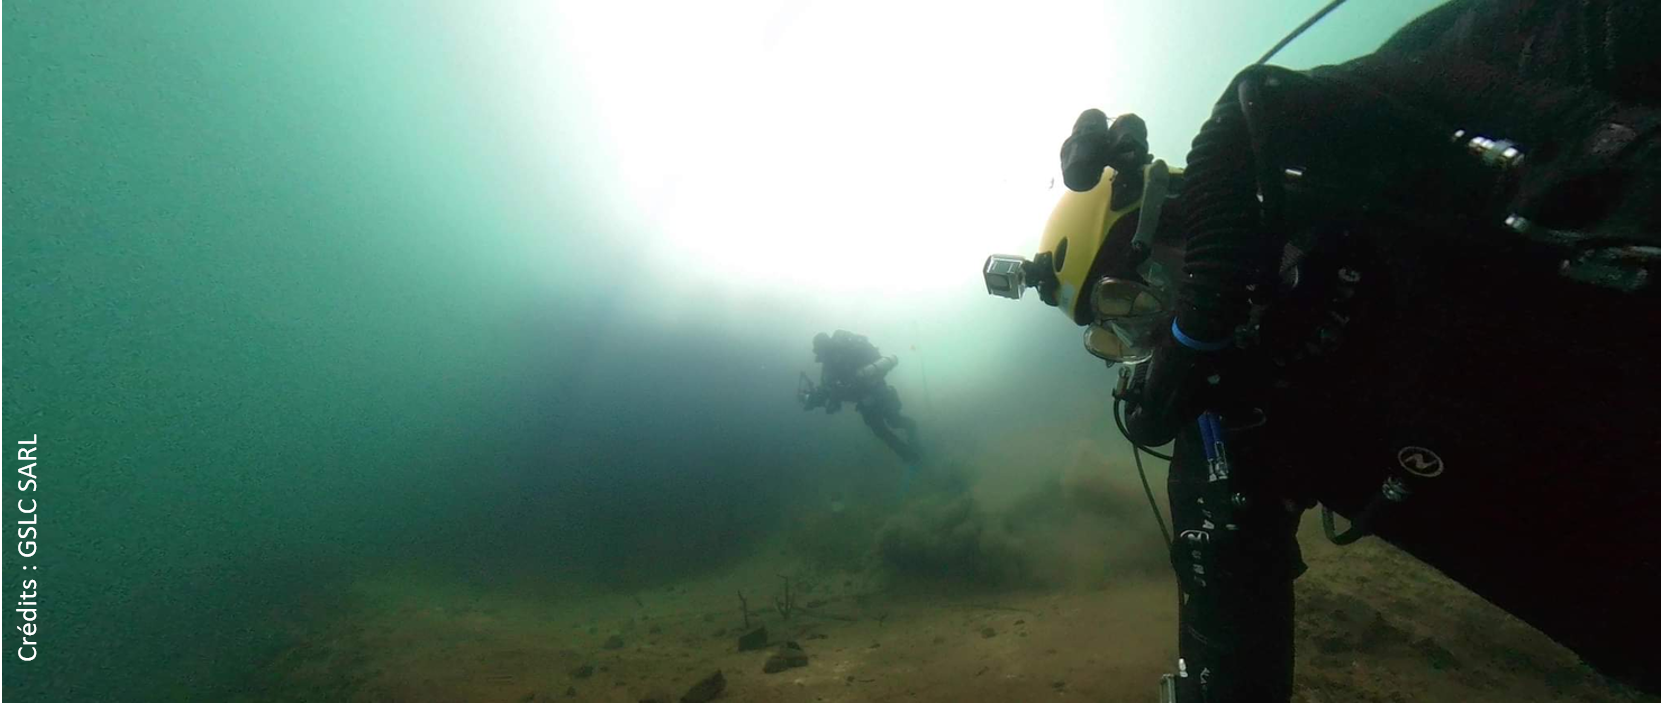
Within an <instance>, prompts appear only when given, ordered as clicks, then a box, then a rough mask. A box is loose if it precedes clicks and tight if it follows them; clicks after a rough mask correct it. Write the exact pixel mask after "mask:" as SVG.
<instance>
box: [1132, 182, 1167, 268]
mask: <svg viewBox="0 0 1661 703" xmlns="http://www.w3.org/2000/svg"><path fill="white" fill-rule="evenodd" d="M1145 180H1146V181H1147V184H1146V185H1145V186H1143V188H1142V212H1141V214H1140V215H1139V216H1138V217H1137V219H1136V236H1135V237H1134V238H1132V239H1131V241H1130V248H1131V251H1134V252H1136V253H1137V254H1138V255H1141V254H1144V253H1146V252H1147V251H1148V249H1149V247H1151V246H1153V235H1154V233H1155V231H1156V230H1158V229H1159V214H1160V212H1161V211H1162V210H1164V208H1165V192H1166V189H1167V187H1168V186H1169V185H1170V182H1171V170H1170V168H1168V167H1167V166H1166V165H1165V161H1164V160H1156V161H1154V162H1153V163H1152V164H1150V165H1148V177H1147V178H1146V179H1145Z"/></svg>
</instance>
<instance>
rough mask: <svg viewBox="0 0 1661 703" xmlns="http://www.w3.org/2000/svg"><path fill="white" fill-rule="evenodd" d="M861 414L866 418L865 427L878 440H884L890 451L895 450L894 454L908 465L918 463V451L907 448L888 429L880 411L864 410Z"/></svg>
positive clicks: (897, 436)
mask: <svg viewBox="0 0 1661 703" xmlns="http://www.w3.org/2000/svg"><path fill="white" fill-rule="evenodd" d="M860 414H861V415H862V416H863V417H864V418H865V426H866V427H870V428H871V432H872V433H874V434H876V435H877V439H880V440H882V442H883V444H886V445H888V448H889V449H892V450H894V453H895V454H898V455H899V457H900V459H902V460H904V461H905V462H906V463H908V464H910V463H915V462H916V461H917V452H916V450H914V449H912V448H911V447H909V446H907V445H906V443H905V442H904V441H902V440H901V439H900V437H899V435H896V434H894V431H893V430H890V429H888V424H887V423H886V422H885V420H884V418H883V416H882V414H881V412H880V411H878V410H874V409H863V410H862V412H861V413H860Z"/></svg>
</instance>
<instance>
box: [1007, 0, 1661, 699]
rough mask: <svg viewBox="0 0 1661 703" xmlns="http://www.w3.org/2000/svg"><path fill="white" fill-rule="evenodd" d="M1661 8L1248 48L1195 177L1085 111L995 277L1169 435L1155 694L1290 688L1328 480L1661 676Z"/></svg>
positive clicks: (1340, 493) (1473, 572)
mask: <svg viewBox="0 0 1661 703" xmlns="http://www.w3.org/2000/svg"><path fill="white" fill-rule="evenodd" d="M1656 36H1661V11H1658V10H1657V7H1656V5H1655V4H1654V3H1641V2H1630V3H1609V2H1591V3H1541V2H1527V1H1524V0H1515V1H1498V0H1496V1H1491V2H1454V3H1449V4H1448V5H1444V6H1442V7H1440V8H1438V9H1436V10H1433V11H1431V12H1429V13H1427V14H1426V15H1424V16H1423V17H1421V18H1419V19H1418V20H1416V21H1414V22H1413V23H1411V24H1409V25H1408V26H1407V27H1405V28H1404V29H1402V30H1401V31H1400V32H1398V33H1397V34H1396V35H1395V36H1394V37H1392V38H1391V39H1390V40H1389V41H1388V42H1386V43H1385V44H1384V45H1383V46H1382V47H1381V48H1380V49H1379V50H1378V51H1377V52H1375V53H1373V54H1371V55H1368V56H1364V57H1361V58H1358V59H1355V60H1353V61H1350V62H1347V63H1344V64H1342V65H1338V66H1328V67H1322V68H1317V69H1314V70H1311V71H1303V72H1298V71H1290V70H1285V69H1281V68H1275V67H1271V66H1267V65H1261V62H1260V65H1254V66H1252V67H1250V68H1248V69H1246V70H1245V71H1243V72H1242V73H1240V74H1239V75H1238V76H1237V77H1236V78H1235V80H1234V81H1233V83H1232V84H1231V85H1230V86H1229V87H1228V89H1227V90H1226V91H1225V92H1224V94H1223V97H1222V99H1221V100H1220V101H1219V102H1218V103H1217V105H1216V108H1215V110H1214V112H1213V114H1212V116H1211V118H1210V119H1209V120H1208V121H1207V122H1206V123H1205V125H1204V126H1203V127H1202V128H1201V130H1200V133H1199V135H1198V136H1197V137H1196V138H1195V139H1194V142H1193V146H1192V150H1191V151H1190V153H1189V156H1188V166H1187V169H1186V172H1180V171H1178V170H1176V169H1172V168H1169V167H1167V166H1166V165H1165V164H1164V163H1163V162H1162V161H1157V160H1154V159H1152V158H1151V156H1150V155H1149V154H1148V153H1147V147H1146V128H1145V127H1144V126H1143V125H1142V124H1141V121H1140V120H1137V119H1132V117H1131V116H1125V117H1121V118H1119V119H1117V120H1114V121H1112V122H1111V123H1110V122H1109V121H1108V120H1107V118H1106V116H1105V115H1104V114H1102V113H1100V112H1097V111H1094V110H1092V111H1088V112H1086V113H1084V114H1083V115H1082V116H1080V118H1079V120H1078V122H1077V124H1076V125H1075V127H1074V131H1073V134H1072V136H1071V137H1070V138H1068V139H1067V141H1066V143H1065V144H1064V146H1063V148H1062V152H1061V166H1062V172H1063V176H1064V181H1065V183H1066V185H1067V187H1068V188H1069V190H1070V191H1071V192H1067V193H1064V194H1063V195H1062V197H1061V200H1060V203H1059V204H1058V205H1057V206H1056V209H1055V211H1054V213H1053V214H1052V216H1051V218H1050V221H1049V223H1048V225H1047V226H1046V229H1045V231H1044V235H1043V239H1042V244H1041V246H1040V251H1039V253H1038V254H1037V255H1036V256H1034V257H1033V259H1032V260H1030V261H1028V260H1024V259H1021V258H1017V257H1006V256H993V257H991V258H989V259H988V260H987V263H986V267H985V270H984V276H985V280H986V284H987V289H988V292H990V293H993V294H997V295H1001V296H1004V297H1010V298H1018V297H1019V296H1020V295H1021V293H1022V291H1023V290H1024V289H1025V288H1027V287H1033V288H1036V289H1037V291H1038V294H1039V297H1040V298H1041V299H1043V301H1044V302H1045V303H1047V304H1049V305H1052V306H1054V307H1057V308H1058V309H1060V310H1061V312H1063V313H1064V314H1066V315H1067V316H1068V318H1069V319H1071V320H1072V321H1073V322H1074V323H1075V324H1078V325H1080V326H1083V327H1085V334H1084V345H1085V347H1086V349H1087V350H1089V351H1090V352H1091V353H1092V354H1094V355H1096V356H1098V357H1100V358H1102V359H1105V360H1107V361H1108V362H1109V364H1110V365H1111V364H1113V363H1120V364H1123V366H1122V367H1121V369H1120V384H1119V389H1118V390H1117V391H1116V392H1115V394H1114V395H1115V397H1116V398H1117V400H1118V403H1116V406H1117V407H1116V413H1115V415H1116V418H1118V417H1119V416H1120V413H1119V412H1118V411H1117V409H1118V408H1119V407H1122V408H1123V410H1124V412H1123V415H1122V418H1120V421H1121V426H1120V430H1121V431H1122V432H1123V433H1124V434H1125V435H1126V436H1127V437H1128V438H1130V439H1131V441H1132V443H1133V444H1135V445H1136V446H1138V447H1140V448H1143V449H1145V448H1147V447H1158V446H1161V445H1164V444H1167V443H1170V442H1173V441H1174V445H1173V447H1172V449H1171V455H1172V456H1171V457H1170V459H1171V465H1170V474H1169V479H1168V485H1169V493H1170V507H1171V512H1172V521H1173V525H1172V528H1173V529H1172V532H1173V533H1174V537H1173V538H1172V539H1171V557H1172V565H1173V567H1174V568H1175V569H1176V572H1177V577H1178V583H1179V588H1180V598H1179V603H1180V605H1179V633H1178V650H1179V654H1180V657H1181V659H1180V661H1179V662H1178V667H1177V673H1176V675H1175V676H1174V677H1168V678H1167V681H1166V690H1165V695H1166V699H1167V700H1176V701H1178V702H1179V703H1191V702H1195V701H1206V702H1212V703H1233V702H1236V701H1285V700H1288V699H1289V697H1290V695H1291V687H1292V661H1293V651H1292V649H1293V628H1292V622H1293V617H1292V616H1293V612H1292V609H1293V597H1292V581H1293V579H1295V578H1296V577H1297V576H1298V575H1299V574H1301V573H1302V572H1303V570H1304V568H1305V567H1304V564H1303V562H1302V560H1301V559H1300V557H1299V553H1298V545H1297V541H1296V529H1297V525H1298V521H1299V517H1300V515H1301V513H1302V512H1303V511H1304V510H1306V509H1308V508H1311V507H1313V506H1315V505H1316V504H1317V503H1319V504H1320V505H1321V506H1322V511H1323V517H1324V518H1325V520H1324V522H1325V527H1326V531H1327V535H1328V537H1329V538H1330V539H1332V540H1333V541H1334V542H1337V543H1339V544H1348V543H1350V542H1353V541H1355V540H1357V539H1360V538H1361V537H1363V536H1366V535H1376V536H1378V537H1380V538H1382V539H1384V540H1386V541H1388V542H1390V543H1391V544H1393V545H1395V546H1397V547H1399V548H1401V549H1402V550H1404V551H1406V552H1408V553H1410V554H1412V555H1414V556H1415V557H1417V558H1419V559H1420V560H1422V561H1425V562H1427V563H1429V564H1430V565H1432V566H1434V567H1436V568H1437V569H1439V570H1441V571H1442V572H1443V573H1445V574H1447V575H1448V576H1450V577H1452V578H1454V579H1455V580H1457V581H1459V582H1461V583H1462V584H1464V585H1465V586H1467V587H1469V588H1470V589H1472V590H1473V591H1475V592H1477V593H1478V594H1480V595H1482V596H1483V597H1485V598H1487V599H1488V600H1489V601H1491V602H1493V603H1495V604H1497V605H1499V606H1500V607H1502V608H1504V609H1506V610H1507V611H1509V612H1511V613H1513V614H1514V615H1516V616H1517V617H1519V618H1521V619H1523V620H1524V621H1526V622H1528V623H1530V624H1531V625H1533V626H1534V627H1537V628H1538V629H1540V630H1541V631H1543V632H1545V633H1546V634H1547V635H1549V636H1551V637H1552V638H1553V639H1556V640H1557V641H1558V642H1560V643H1562V644H1564V645H1565V646H1567V647H1569V648H1570V649H1572V650H1573V651H1575V652H1576V653H1577V654H1578V655H1580V656H1581V657H1582V658H1583V659H1584V660H1585V661H1586V662H1587V663H1588V664H1590V665H1591V666H1593V667H1595V668H1597V669H1599V670H1600V671H1602V672H1603V673H1605V674H1607V675H1610V676H1614V677H1617V678H1620V679H1623V680H1625V681H1626V682H1627V683H1630V684H1632V685H1635V686H1637V687H1639V688H1641V689H1643V690H1645V691H1647V692H1651V693H1661V647H1657V646H1656V644H1655V635H1656V629H1655V626H1656V624H1657V623H1661V607H1658V606H1657V599H1656V597H1655V595H1656V594H1657V593H1661V537H1658V536H1657V533H1656V530H1655V529H1654V528H1653V527H1652V526H1651V525H1650V516H1652V515H1653V514H1654V512H1655V510H1656V506H1657V504H1658V501H1661V470H1657V468H1656V463H1655V462H1656V460H1655V457H1656V456H1658V455H1661V429H1658V428H1661V403H1658V402H1657V398H1656V391H1657V389H1658V388H1661V371H1658V370H1657V367H1656V362H1657V360H1658V359H1661V334H1658V330H1661V305H1658V302H1661V295H1658V291H1661V281H1657V280H1656V278H1657V276H1661V42H1656V41H1654V37H1656ZM1150 453H1153V452H1150ZM1155 455H1156V456H1158V454H1157V453H1155ZM1150 499H1151V494H1150ZM1155 510H1156V512H1157V507H1156V508H1155ZM1333 513H1337V514H1339V515H1342V516H1344V517H1346V518H1348V520H1349V525H1348V527H1347V528H1345V529H1342V530H1341V529H1340V528H1339V526H1338V525H1337V524H1336V521H1335V520H1333V518H1332V514H1333ZM1161 527H1162V529H1163V525H1162V526H1161ZM1317 617H1318V615H1317Z"/></svg>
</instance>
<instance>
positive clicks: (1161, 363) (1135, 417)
mask: <svg viewBox="0 0 1661 703" xmlns="http://www.w3.org/2000/svg"><path fill="white" fill-rule="evenodd" d="M1210 354H1211V352H1205V351H1200V350H1198V349H1193V348H1190V347H1187V346H1184V345H1183V344H1182V343H1181V342H1178V341H1177V340H1176V338H1175V337H1173V336H1171V335H1170V334H1166V335H1165V336H1164V338H1163V339H1161V340H1160V343H1159V347H1158V348H1157V349H1155V350H1154V353H1153V358H1151V359H1149V360H1148V361H1147V362H1146V363H1147V364H1148V372H1147V373H1148V375H1147V381H1146V382H1145V383H1144V384H1143V385H1142V387H1141V389H1139V392H1138V393H1137V394H1136V396H1135V397H1134V398H1133V399H1131V402H1130V404H1129V409H1128V411H1127V412H1126V413H1125V430H1126V432H1127V434H1129V436H1130V439H1131V441H1133V442H1136V443H1137V444H1139V445H1141V446H1144V447H1157V446H1160V445H1163V444H1165V443H1167V442H1170V441H1171V440H1173V439H1175V438H1176V436H1177V432H1178V431H1179V430H1181V429H1182V426H1183V425H1184V424H1186V423H1187V422H1189V421H1191V420H1193V419H1194V418H1195V417H1197V416H1198V415H1199V411H1200V409H1201V408H1200V402H1201V400H1202V398H1201V392H1202V391H1203V390H1204V388H1205V386H1206V378H1207V377H1208V376H1209V375H1210V373H1211V363H1210V359H1209V358H1208V356H1209V355H1210Z"/></svg>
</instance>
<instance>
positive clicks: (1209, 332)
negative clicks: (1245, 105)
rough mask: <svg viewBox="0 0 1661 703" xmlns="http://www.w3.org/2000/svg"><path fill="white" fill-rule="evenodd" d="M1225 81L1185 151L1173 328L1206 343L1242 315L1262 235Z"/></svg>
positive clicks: (1246, 146) (1252, 163)
mask: <svg viewBox="0 0 1661 703" xmlns="http://www.w3.org/2000/svg"><path fill="white" fill-rule="evenodd" d="M1236 95H1237V93H1236V88H1235V86H1232V85H1231V86H1230V87H1229V91H1228V92H1227V93H1225V94H1224V96H1223V99H1222V100H1220V101H1218V103H1217V105H1216V107H1214V108H1213V109H1212V113H1211V119H1210V120H1208V121H1206V123H1205V126H1204V127H1202V128H1201V129H1200V133H1199V135H1198V136H1195V137H1194V143H1193V145H1192V147H1190V149H1189V151H1188V169H1187V174H1186V181H1187V183H1186V186H1185V190H1184V193H1183V199H1184V200H1186V201H1187V220H1188V222H1187V230H1188V240H1187V253H1186V254H1185V257H1184V262H1183V267H1182V274H1183V285H1182V286H1181V292H1180V294H1179V298H1178V304H1177V326H1178V327H1179V328H1180V329H1181V330H1182V331H1183V334H1185V335H1187V336H1189V337H1192V338H1194V339H1197V340H1201V341H1205V342H1215V341H1221V340H1225V339H1227V338H1228V337H1229V336H1230V335H1232V334H1233V332H1234V328H1235V326H1237V325H1239V324H1240V323H1241V322H1243V321H1244V320H1245V318H1246V312H1247V289H1246V287H1247V286H1248V285H1251V284H1253V283H1256V282H1257V281H1258V280H1259V279H1260V269H1259V264H1260V262H1261V261H1262V259H1263V247H1264V240H1263V237H1262V222H1261V220H1260V219H1259V209H1258V200H1257V190H1258V189H1257V178H1256V159H1255V158H1254V156H1253V154H1252V141H1251V134H1250V130H1249V129H1248V128H1247V124H1246V119H1245V115H1244V113H1243V112H1242V110H1241V106H1240V103H1239V100H1238V98H1237V97H1236Z"/></svg>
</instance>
